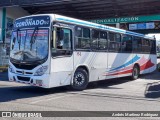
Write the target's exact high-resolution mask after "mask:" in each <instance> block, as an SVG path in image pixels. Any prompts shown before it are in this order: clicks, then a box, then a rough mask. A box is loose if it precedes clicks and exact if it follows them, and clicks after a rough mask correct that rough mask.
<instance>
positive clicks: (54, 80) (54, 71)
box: [50, 55, 73, 87]
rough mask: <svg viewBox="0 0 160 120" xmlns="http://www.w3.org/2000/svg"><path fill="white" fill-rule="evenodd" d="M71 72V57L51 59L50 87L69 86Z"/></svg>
mask: <svg viewBox="0 0 160 120" xmlns="http://www.w3.org/2000/svg"><path fill="white" fill-rule="evenodd" d="M72 72H73V55H72V56H68V57H65V56H64V57H63V56H61V57H57V58H55V59H53V58H51V73H50V74H51V77H50V87H56V86H64V85H70V82H71V80H72Z"/></svg>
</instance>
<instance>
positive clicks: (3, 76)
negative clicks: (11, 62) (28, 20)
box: [0, 72, 8, 81]
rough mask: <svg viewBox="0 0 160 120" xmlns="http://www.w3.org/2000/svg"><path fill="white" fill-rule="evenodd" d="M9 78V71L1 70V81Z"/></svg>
mask: <svg viewBox="0 0 160 120" xmlns="http://www.w3.org/2000/svg"><path fill="white" fill-rule="evenodd" d="M7 80H8V72H0V81H7Z"/></svg>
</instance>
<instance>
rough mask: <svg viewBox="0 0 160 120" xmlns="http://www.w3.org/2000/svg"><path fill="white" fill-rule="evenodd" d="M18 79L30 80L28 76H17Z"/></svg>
mask: <svg viewBox="0 0 160 120" xmlns="http://www.w3.org/2000/svg"><path fill="white" fill-rule="evenodd" d="M17 78H18V80H22V81H27V82H28V81H30V77H22V76H17Z"/></svg>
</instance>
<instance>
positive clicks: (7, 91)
mask: <svg viewBox="0 0 160 120" xmlns="http://www.w3.org/2000/svg"><path fill="white" fill-rule="evenodd" d="M125 82H129V80H127V78H118V79H112V80H104V81H99V82H92V83H90V84H89V85H88V87H87V89H94V88H102V89H120V88H114V87H112V86H113V85H116V84H122V83H125ZM68 88H70V87H68V86H67V87H66V86H64V87H56V88H51V89H44V88H39V87H34V86H14V87H12V86H3V85H2V87H1V85H0V102H8V101H13V100H17V99H24V98H32V97H38V96H45V95H49V94H57V93H67V92H71V89H68Z"/></svg>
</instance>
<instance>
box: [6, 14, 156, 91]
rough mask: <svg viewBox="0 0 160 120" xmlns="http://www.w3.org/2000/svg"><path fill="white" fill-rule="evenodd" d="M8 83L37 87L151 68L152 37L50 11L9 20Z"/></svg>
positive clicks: (83, 83)
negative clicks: (11, 23)
mask: <svg viewBox="0 0 160 120" xmlns="http://www.w3.org/2000/svg"><path fill="white" fill-rule="evenodd" d="M10 47H11V48H10V60H9V69H8V74H9V81H14V82H20V83H24V84H29V85H33V86H39V87H43V88H52V87H57V86H65V85H71V86H72V88H74V89H76V90H83V89H85V88H86V87H87V85H88V83H89V82H91V81H99V80H104V79H111V78H119V77H124V76H131V78H132V79H137V78H138V76H139V75H140V74H145V73H150V72H153V71H154V70H155V69H156V41H155V39H154V38H152V37H148V36H145V35H143V34H138V33H135V32H130V31H126V30H122V29H117V28H113V27H108V26H104V25H99V24H96V23H91V22H87V21H83V20H78V19H74V18H70V17H65V16H61V15H56V14H41V15H32V16H26V17H22V18H18V19H16V20H15V23H14V28H13V32H12V37H11V46H10Z"/></svg>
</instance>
